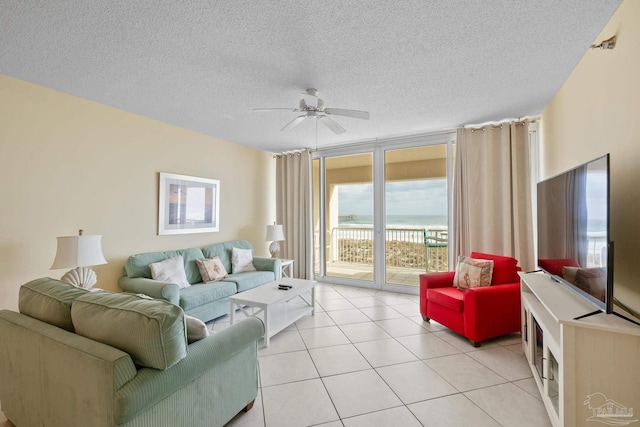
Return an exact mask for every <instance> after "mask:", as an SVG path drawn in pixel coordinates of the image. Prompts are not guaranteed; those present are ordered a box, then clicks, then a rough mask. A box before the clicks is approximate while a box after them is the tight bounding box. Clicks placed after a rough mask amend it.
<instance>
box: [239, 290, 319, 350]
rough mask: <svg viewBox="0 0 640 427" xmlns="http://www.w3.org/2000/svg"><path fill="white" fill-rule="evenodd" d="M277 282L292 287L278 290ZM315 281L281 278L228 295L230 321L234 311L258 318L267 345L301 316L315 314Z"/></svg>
mask: <svg viewBox="0 0 640 427" xmlns="http://www.w3.org/2000/svg"><path fill="white" fill-rule="evenodd" d="M280 284H283V285H289V286H291V289H289V290H286V291H283V290H280V289H278V285H280ZM315 284H316V282H315V281H314V280H304V279H292V278H282V279H280V280H276V281H274V282H269V283H266V284H264V285H262V286H260V287H258V288H254V289H251V290H248V291H245V292H240V293H238V294H235V295H233V296H231V297H229V301H230V303H231V309H230V319H229V320H230V323H231V324H233V323H234V322H235V318H236V316H235V314H236V310H240V311H242V312H243V313H244V314H245V315H247V316H255V317H259V318H261V319H262V321H263V322H264V325H265V333H264V344H265V347H268V346H269V339H270V338H271V337H272V336H274V335H275V334H277V333H278V332H280V331H282V330H283V329H285V328H287V327H288V326H290V325H292V324H293V323H294V322H296V321H298V320H300V319H301V318H302V317H304V316H308V315H313V314H314V303H315V293H314V286H315Z"/></svg>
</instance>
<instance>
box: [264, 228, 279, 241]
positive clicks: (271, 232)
mask: <svg viewBox="0 0 640 427" xmlns="http://www.w3.org/2000/svg"><path fill="white" fill-rule="evenodd" d="M264 240H266V241H268V242H269V241H271V242H281V241H283V240H284V231H283V229H282V225H281V224H279V225H276V224H273V225H267V237H265V238H264Z"/></svg>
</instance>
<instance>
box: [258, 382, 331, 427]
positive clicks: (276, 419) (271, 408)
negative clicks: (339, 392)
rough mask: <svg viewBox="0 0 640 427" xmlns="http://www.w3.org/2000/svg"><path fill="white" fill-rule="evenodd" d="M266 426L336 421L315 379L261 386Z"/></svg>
mask: <svg viewBox="0 0 640 427" xmlns="http://www.w3.org/2000/svg"><path fill="white" fill-rule="evenodd" d="M262 399H263V405H264V415H265V424H266V427H300V426H310V425H315V424H321V423H326V422H330V421H337V420H339V417H338V414H337V412H336V410H335V408H334V406H333V404H332V403H331V399H330V398H329V395H328V394H327V390H326V389H325V387H324V385H323V384H322V381H320V380H319V379H315V380H308V381H300V382H295V383H290V384H282V385H276V386H272V387H264V388H263V389H262Z"/></svg>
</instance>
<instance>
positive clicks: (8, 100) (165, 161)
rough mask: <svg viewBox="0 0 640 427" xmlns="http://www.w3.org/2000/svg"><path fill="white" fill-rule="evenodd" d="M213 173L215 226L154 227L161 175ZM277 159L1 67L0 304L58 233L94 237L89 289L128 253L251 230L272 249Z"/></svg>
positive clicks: (44, 271)
mask: <svg viewBox="0 0 640 427" xmlns="http://www.w3.org/2000/svg"><path fill="white" fill-rule="evenodd" d="M159 172H171V173H178V174H184V175H192V176H200V177H206V178H213V179H219V180H220V190H221V203H220V204H221V207H220V232H218V233H200V234H186V235H173V236H158V235H157V222H158V221H157V218H158V207H157V205H158V173H159ZM274 219H275V161H274V160H273V159H272V158H271V156H270V155H269V154H267V153H265V152H262V151H258V150H254V149H250V148H246V147H243V146H240V145H237V144H232V143H229V142H226V141H222V140H219V139H215V138H212V137H208V136H205V135H201V134H198V133H195V132H191V131H187V130H185V129H181V128H178V127H175V126H171V125H167V124H164V123H161V122H158V121H154V120H151V119H147V118H144V117H141V116H138V115H135V114H130V113H126V112H124V111H122V110H118V109H115V108H110V107H107V106H105V105H101V104H98V103H95V102H91V101H87V100H84V99H81V98H77V97H74V96H70V95H66V94H63V93H60V92H56V91H54V90H50V89H47V88H43V87H41V86H37V85H34V84H30V83H27V82H24V81H20V80H16V79H13V78H9V77H7V76H3V75H0V308H10V309H16V308H17V301H18V289H19V287H20V285H21V284H23V283H25V282H27V281H29V280H32V279H35V278H38V277H43V276H50V277H54V278H59V277H60V276H62V274H64V273H65V271H66V269H65V270H49V267H50V266H51V263H52V262H53V258H54V256H55V251H56V237H57V236H67V235H74V234H76V233H77V230H78V229H80V228H82V229H84V230H85V234H101V235H102V236H103V245H102V246H103V251H104V254H105V257H106V258H107V260H108V261H109V264H107V265H102V266H97V267H95V268H94V270H95V271H96V273H97V274H98V284H97V285H96V286H98V287H101V288H104V289H108V290H114V291H117V290H120V289H119V288H118V285H117V280H118V278H119V277H120V275H121V272H122V268H123V265H124V261H125V260H126V258H127V257H128V256H129V255H131V254H134V253H139V252H148V251H157V250H169V249H180V248H185V247H192V246H204V245H208V244H212V243H218V242H222V241H226V240H232V239H235V238H245V239H249V240H250V241H251V242H252V243H253V245H254V247H255V249H256V253H257V254H258V255H268V251H267V245H268V242H265V241H264V235H265V225H266V224H269V223H271V222H272V221H273V220H274Z"/></svg>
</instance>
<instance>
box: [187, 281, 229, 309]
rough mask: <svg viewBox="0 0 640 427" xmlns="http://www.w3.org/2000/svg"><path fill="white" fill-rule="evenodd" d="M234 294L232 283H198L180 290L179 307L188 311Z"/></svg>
mask: <svg viewBox="0 0 640 427" xmlns="http://www.w3.org/2000/svg"><path fill="white" fill-rule="evenodd" d="M235 293H236V285H235V283H232V282H227V281H226V280H225V281H221V282H210V283H200V284H197V285H193V286H189V287H188V288H186V289H181V290H180V307H182V309H183V310H190V309H192V308H195V307H199V306H201V305H204V304H207V303H209V302H212V301H215V300H219V299H221V298H224V297H228V296H231V295H233V294H235Z"/></svg>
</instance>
